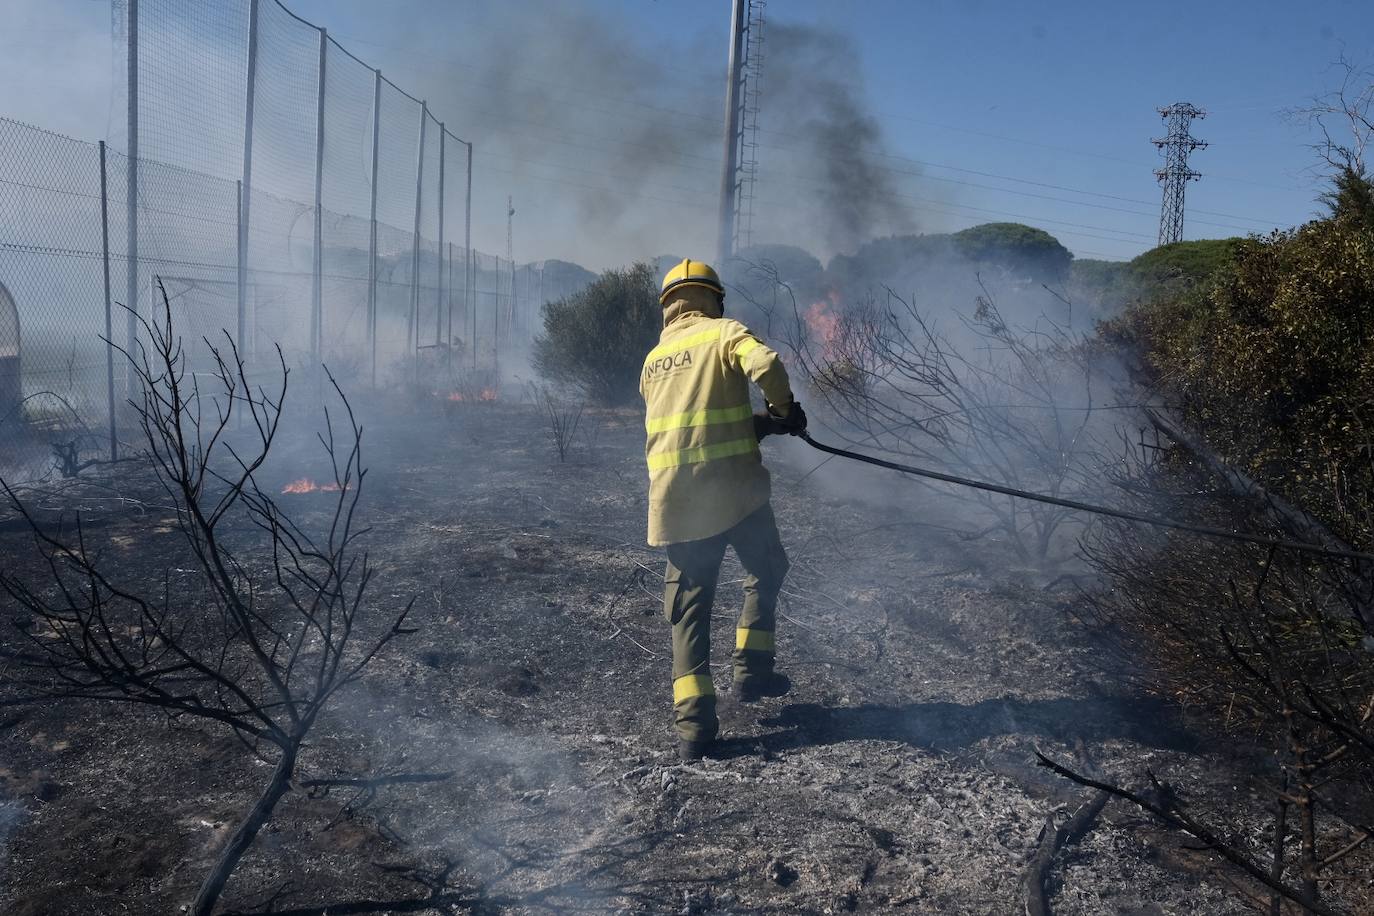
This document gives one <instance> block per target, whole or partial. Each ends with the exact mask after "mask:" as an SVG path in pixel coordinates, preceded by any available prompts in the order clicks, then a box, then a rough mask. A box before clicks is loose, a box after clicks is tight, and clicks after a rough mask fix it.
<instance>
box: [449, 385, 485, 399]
mask: <svg viewBox="0 0 1374 916" xmlns="http://www.w3.org/2000/svg"><path fill="white" fill-rule="evenodd" d="M448 399H449V400H450V401H456V402H475V401H494V400H496V389H495V388H483V389H482V390H481V391H479V392H477V393H476V394H471V395H469V394H465V393H464V392H462V391H453V392H450V393H449V396H448Z"/></svg>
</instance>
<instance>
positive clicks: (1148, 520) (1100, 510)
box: [796, 430, 1374, 560]
mask: <svg viewBox="0 0 1374 916" xmlns="http://www.w3.org/2000/svg"><path fill="white" fill-rule="evenodd" d="M796 435H797V436H799V437H800V438H801V439H802V440H803V441H804V442H806V444H807V445H809V446H811V447H812V448H814V449H817V450H819V451H822V452H825V453H826V454H829V455H834V456H836V457H838V458H848V459H850V460H851V461H861V462H863V463H864V464H871V465H874V466H876V467H880V468H887V469H888V470H890V471H899V472H901V473H903V474H911V475H912V476H915V477H925V478H927V479H929V480H938V481H941V482H943V483H952V484H954V485H956V486H961V487H971V488H972V489H975V490H985V491H987V492H989V493H999V494H1001V495H1003V496H1011V497H1015V498H1016V499H1027V500H1031V501H1033V502H1039V503H1048V504H1049V505H1051V506H1059V507H1061V508H1064V509H1072V510H1074V511H1077V512H1090V513H1092V514H1094V515H1105V516H1107V517H1108V518H1118V519H1122V520H1123V521H1128V522H1136V523H1138V524H1142V525H1153V526H1155V527H1157V528H1171V529H1173V530H1175V531H1188V532H1191V533H1193V534H1201V535H1204V536H1205V537H1213V538H1221V539H1224V540H1229V541H1242V542H1244V543H1247V544H1259V545H1261V546H1263V547H1269V548H1281V549H1285V550H1297V551H1303V552H1305V553H1316V554H1321V555H1323V556H1328V557H1342V558H1344V559H1348V560H1374V554H1370V553H1361V552H1360V551H1358V550H1348V549H1345V548H1342V547H1327V546H1325V545H1323V544H1309V543H1306V542H1304V541H1290V540H1286V539H1284V538H1269V537H1263V536H1261V535H1256V534H1244V533H1242V532H1239V531H1230V530H1228V529H1226V528H1214V527H1210V526H1208V525H1190V524H1187V523H1185V522H1178V521H1174V520H1173V519H1170V518H1165V517H1164V516H1161V515H1149V514H1145V513H1140V512H1127V511H1126V510H1124V509H1112V508H1110V507H1108V506H1096V505H1093V504H1092V503H1085V502H1079V501H1077V500H1073V499H1064V498H1062V497H1059V496H1048V495H1046V494H1044V493H1033V492H1031V491H1029V490H1018V489H1017V488H1015V487H1007V486H1003V485H1002V484H996V483H989V482H988V481H985V480H974V479H972V478H969V477H959V476H957V475H955V474H945V473H943V472H941V471H932V470H930V469H928V468H920V467H915V466H914V465H910V464H899V463H897V462H896V461H887V460H886V459H883V458H874V457H872V456H871V455H861V454H859V453H858V452H851V451H847V450H845V449H842V448H836V447H835V446H833V445H826V444H825V443H823V442H817V441H816V440H815V439H812V438H811V434H810V433H808V432H806V431H804V430H803V431H802V432H799V433H797V434H796Z"/></svg>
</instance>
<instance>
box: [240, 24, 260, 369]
mask: <svg viewBox="0 0 1374 916" xmlns="http://www.w3.org/2000/svg"><path fill="white" fill-rule="evenodd" d="M257 82H258V0H249V4H248V80H247V86H246V87H245V93H246V95H245V98H244V114H243V179H242V186H241V187H240V188H239V199H240V204H239V235H240V236H241V238H242V241H241V242H240V243H239V244H240V248H239V250H240V252H241V254H240V257H239V339H238V346H239V350H240V352H242V351H243V347H244V325H245V324H246V321H245V319H246V317H247V312H248V306H247V300H246V298H245V297H246V295H247V286H248V232H249V227H250V225H251V223H250V222H249V219H248V217H249V212H250V210H251V205H252V202H253V99H254V96H255V95H256V88H257Z"/></svg>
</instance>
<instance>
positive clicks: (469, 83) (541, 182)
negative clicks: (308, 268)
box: [414, 0, 913, 269]
mask: <svg viewBox="0 0 1374 916" xmlns="http://www.w3.org/2000/svg"><path fill="white" fill-rule="evenodd" d="M436 15H437V16H439V17H440V18H447V19H448V20H449V22H448V23H447V26H448V28H445V29H443V30H442V31H443V32H444V34H445V36H446V39H445V40H446V41H448V40H450V38H451V39H452V40H455V41H456V42H458V43H459V44H461V47H450V49H449V50H448V51H446V55H445V56H447V57H448V58H450V59H451V60H454V61H458V62H459V63H457V64H456V65H452V66H450V67H448V68H445V69H442V70H439V71H437V72H436V71H434V70H430V71H428V74H427V75H428V78H429V79H431V80H433V82H431V83H428V84H427V85H425V86H423V87H421V88H422V89H423V90H424V91H425V92H427V93H428V98H429V99H430V100H431V104H432V105H433V106H434V107H435V109H436V110H441V111H443V112H444V113H445V116H446V117H447V118H448V121H449V123H450V125H453V124H455V123H456V124H457V125H459V132H460V133H464V134H465V136H471V137H472V138H473V139H474V141H475V143H476V148H477V156H476V161H475V181H476V188H475V194H474V222H475V230H476V231H477V233H478V234H477V237H478V239H479V245H480V244H482V243H483V240H484V239H487V240H489V239H503V238H504V234H505V226H504V218H505V196H506V194H508V193H509V194H513V195H514V197H515V207H516V210H517V212H518V215H517V216H516V229H515V235H516V256H517V258H518V259H520V260H530V259H534V258H543V257H562V258H567V259H569V260H574V261H578V262H581V263H583V264H586V265H587V266H589V267H592V268H596V269H600V268H604V267H608V266H614V265H621V264H625V263H629V262H630V261H632V260H634V259H636V258H644V257H652V256H654V255H658V254H662V253H664V252H671V253H678V254H683V253H689V252H700V253H701V254H699V255H698V256H710V252H713V251H714V250H715V239H716V206H717V199H718V198H717V195H718V193H719V182H720V165H721V154H722V152H721V147H722V143H721V136H722V132H723V125H722V122H723V109H724V90H725V75H726V47H727V38H728V35H727V32H728V16H727V10H726V8H724V7H722V8H721V10H720V15H719V22H718V23H709V22H708V23H704V22H703V20H702V19H701V17H700V16H693V17H691V19H690V23H691V26H690V28H684V29H683V30H682V31H680V32H673V33H672V34H653V35H646V34H643V33H642V32H640V31H635V30H633V29H631V28H629V27H628V26H627V25H626V24H625V22H624V21H623V20H620V19H617V18H616V17H609V16H605V15H600V14H597V13H594V12H592V11H590V10H587V9H585V8H581V7H578V6H576V5H574V4H566V3H557V4H551V3H536V2H533V0H507V2H503V3H500V4H491V5H477V6H475V7H471V8H469V7H466V6H465V7H464V12H463V13H462V14H461V15H459V14H458V13H455V12H452V11H451V10H448V9H447V8H443V7H438V8H436ZM414 37H415V41H416V42H417V43H418V44H419V45H421V46H424V45H428V44H432V42H433V40H434V33H433V32H432V31H431V30H426V33H425V34H416V35H415V36H414ZM765 58H766V59H765V63H764V74H763V82H762V87H763V96H762V118H761V122H760V127H761V136H760V140H761V141H762V142H763V144H764V148H763V149H761V150H760V151H759V160H760V161H759V166H760V181H759V187H758V193H757V197H758V201H757V204H756V206H755V213H756V214H757V217H756V221H755V229H756V231H755V233H754V236H753V240H754V241H755V242H761V243H766V242H779V243H791V244H799V245H803V246H805V247H808V248H812V249H814V250H816V251H817V253H818V254H821V255H822V256H828V255H829V254H833V253H835V252H836V251H852V250H853V249H854V248H855V247H856V246H857V245H858V244H859V243H860V242H862V241H864V240H866V239H869V238H872V237H875V236H880V235H889V234H892V233H895V232H909V231H912V228H913V227H912V221H911V219H910V217H909V215H908V214H907V213H906V212H905V211H904V210H903V208H901V207H900V206H899V205H897V204H896V203H895V202H894V197H893V190H894V189H893V187H892V181H891V177H892V176H891V175H890V174H889V173H887V172H884V171H883V170H881V169H879V168H877V160H876V159H875V157H874V156H873V155H872V154H871V151H872V150H874V149H877V148H879V147H881V144H882V131H881V128H880V126H879V123H878V121H877V120H876V119H875V118H874V117H873V116H872V115H871V114H870V113H869V112H868V111H867V110H866V108H865V105H864V101H863V92H862V80H861V78H860V74H859V63H858V52H857V50H856V48H855V46H854V43H853V42H852V40H850V39H849V38H848V37H846V36H844V35H841V34H836V33H834V32H831V31H823V30H821V29H818V28H815V27H811V26H804V25H794V24H789V23H786V22H772V21H770V22H769V23H768V26H767V29H766V42H765ZM779 147H783V148H784V149H779ZM798 208H800V214H799V212H798ZM485 244H486V245H487V247H488V248H492V245H491V243H490V241H487V242H486V243H485ZM499 247H500V246H499V245H497V246H496V249H499Z"/></svg>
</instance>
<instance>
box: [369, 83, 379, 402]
mask: <svg viewBox="0 0 1374 916" xmlns="http://www.w3.org/2000/svg"><path fill="white" fill-rule="evenodd" d="M372 74H373V76H372V204H371V210H370V211H369V212H370V215H369V217H368V219H369V220H370V228H369V231H368V244H367V344H368V352H369V354H370V356H369V362H370V363H371V372H372V386H373V387H374V388H375V387H376V386H377V153H378V150H379V148H380V139H381V129H382V71H380V70H373V71H372Z"/></svg>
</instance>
